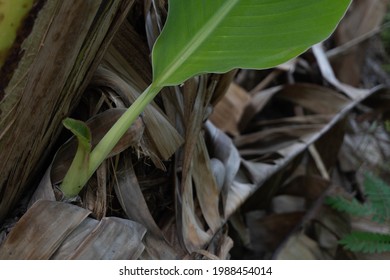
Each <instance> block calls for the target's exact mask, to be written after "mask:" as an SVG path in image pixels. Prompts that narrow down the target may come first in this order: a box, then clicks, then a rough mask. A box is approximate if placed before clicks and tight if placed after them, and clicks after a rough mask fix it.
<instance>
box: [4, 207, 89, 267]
mask: <svg viewBox="0 0 390 280" xmlns="http://www.w3.org/2000/svg"><path fill="white" fill-rule="evenodd" d="M89 213H90V212H89V211H88V210H85V209H83V208H80V207H77V206H74V205H71V204H65V203H59V202H53V201H47V200H40V201H37V202H36V203H35V204H34V205H33V206H32V207H31V208H30V209H29V210H28V211H27V212H26V214H24V215H23V216H22V218H21V219H20V220H19V221H18V223H17V224H16V225H15V227H14V228H13V229H12V231H11V232H10V234H9V235H8V236H7V239H6V241H5V242H4V243H3V244H2V247H1V249H0V259H14V260H23V259H32V260H34V259H43V260H47V259H49V258H50V257H51V256H52V254H53V253H54V252H55V251H56V250H57V249H58V247H59V246H60V245H61V243H62V242H63V241H64V240H65V238H66V237H67V236H68V235H69V234H70V233H71V232H72V231H73V230H75V229H76V228H77V226H78V225H79V224H80V223H81V222H82V221H83V220H84V219H85V218H86V217H87V216H88V215H89Z"/></svg>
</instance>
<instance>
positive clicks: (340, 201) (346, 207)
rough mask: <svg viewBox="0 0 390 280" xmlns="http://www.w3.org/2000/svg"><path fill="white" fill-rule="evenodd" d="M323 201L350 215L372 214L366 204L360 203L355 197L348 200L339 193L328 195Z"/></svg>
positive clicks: (365, 215)
mask: <svg viewBox="0 0 390 280" xmlns="http://www.w3.org/2000/svg"><path fill="white" fill-rule="evenodd" d="M325 202H326V204H328V205H329V206H331V207H332V208H334V209H336V210H337V211H340V212H345V213H348V214H350V215H352V216H359V217H367V216H370V215H372V214H373V211H372V210H371V208H370V207H369V206H368V205H366V204H362V203H360V202H359V201H357V200H356V199H355V198H353V199H352V200H348V199H346V198H344V197H342V196H340V195H337V196H329V197H327V198H326V200H325Z"/></svg>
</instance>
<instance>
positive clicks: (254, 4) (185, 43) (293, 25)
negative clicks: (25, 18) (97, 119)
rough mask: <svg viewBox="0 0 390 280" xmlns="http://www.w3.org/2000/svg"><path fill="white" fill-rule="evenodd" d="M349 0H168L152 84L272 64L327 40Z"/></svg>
mask: <svg viewBox="0 0 390 280" xmlns="http://www.w3.org/2000/svg"><path fill="white" fill-rule="evenodd" d="M349 4H350V0H185V1H184V0H170V1H169V13H168V19H167V22H166V24H165V26H164V29H163V31H162V33H161V35H160V37H159V38H158V40H157V42H156V44H155V46H154V49H153V55H152V57H153V84H154V85H155V86H169V85H178V84H181V83H182V82H184V81H185V80H187V79H188V78H190V77H192V76H194V75H198V74H201V73H223V72H227V71H229V70H231V69H233V68H247V69H263V68H270V67H274V66H276V65H278V64H281V63H283V62H286V61H288V60H290V59H291V58H293V57H295V56H297V55H299V54H301V53H303V52H304V51H306V50H307V49H308V48H309V47H311V46H312V45H313V44H316V43H318V42H320V41H322V40H323V39H325V38H327V37H328V36H329V35H330V34H331V33H332V32H333V31H334V29H335V28H336V25H337V23H338V22H339V21H340V19H341V17H342V16H343V15H344V13H345V11H346V9H347V7H348V5H349Z"/></svg>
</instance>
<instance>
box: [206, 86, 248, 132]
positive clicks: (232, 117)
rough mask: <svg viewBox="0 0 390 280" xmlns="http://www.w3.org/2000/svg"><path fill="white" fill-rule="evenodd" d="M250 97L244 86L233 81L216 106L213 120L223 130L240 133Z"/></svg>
mask: <svg viewBox="0 0 390 280" xmlns="http://www.w3.org/2000/svg"><path fill="white" fill-rule="evenodd" d="M250 99H251V98H250V96H249V95H248V93H247V92H246V91H245V90H244V89H243V88H241V87H240V86H238V85H237V84H235V83H232V84H231V85H230V87H229V89H228V91H227V93H226V95H225V96H224V97H223V98H222V100H221V101H219V102H218V103H217V105H216V106H215V107H214V111H213V114H212V115H211V116H210V120H211V122H212V123H213V124H214V125H215V126H217V127H218V128H219V129H221V130H222V131H224V132H226V133H229V134H230V135H233V136H237V135H238V134H239V133H240V132H239V128H238V124H239V121H240V119H241V116H242V114H243V112H244V108H245V107H246V106H247V104H248V103H249V100H250Z"/></svg>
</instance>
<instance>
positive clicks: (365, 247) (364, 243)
mask: <svg viewBox="0 0 390 280" xmlns="http://www.w3.org/2000/svg"><path fill="white" fill-rule="evenodd" d="M339 243H340V244H342V245H344V247H345V248H346V249H348V250H351V251H353V252H362V253H370V254H373V253H383V252H389V251H390V234H381V233H373V232H362V231H355V232H352V233H351V234H349V235H347V236H345V237H344V238H343V239H341V240H340V241H339Z"/></svg>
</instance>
